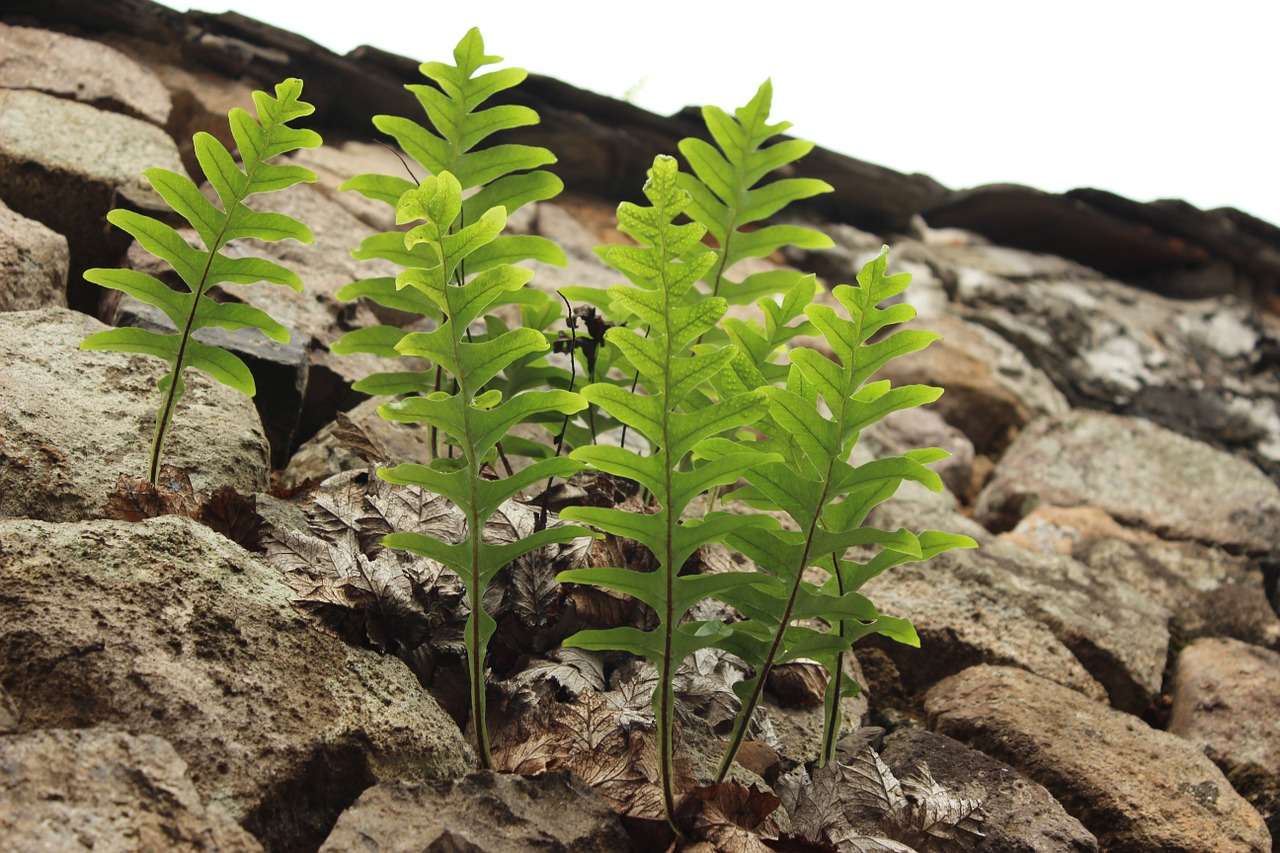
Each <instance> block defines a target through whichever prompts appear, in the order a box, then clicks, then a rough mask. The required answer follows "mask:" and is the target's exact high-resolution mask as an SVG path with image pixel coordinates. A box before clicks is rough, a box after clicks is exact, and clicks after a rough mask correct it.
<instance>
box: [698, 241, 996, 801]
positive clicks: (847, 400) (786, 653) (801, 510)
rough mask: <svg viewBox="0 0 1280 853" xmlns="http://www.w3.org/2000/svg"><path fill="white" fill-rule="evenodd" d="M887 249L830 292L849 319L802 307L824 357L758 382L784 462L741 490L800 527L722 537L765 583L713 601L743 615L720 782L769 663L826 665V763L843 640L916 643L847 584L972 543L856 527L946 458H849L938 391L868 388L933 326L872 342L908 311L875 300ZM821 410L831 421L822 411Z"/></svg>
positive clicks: (725, 449)
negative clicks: (821, 575) (872, 553)
mask: <svg viewBox="0 0 1280 853" xmlns="http://www.w3.org/2000/svg"><path fill="white" fill-rule="evenodd" d="M887 253H888V247H887V246H886V247H885V248H884V249H883V250H882V251H881V253H880V255H879V256H878V257H876V258H875V259H874V260H873V261H871V262H869V263H868V264H867V265H866V266H865V267H864V268H863V270H862V272H861V273H859V275H858V286H857V287H849V286H847V285H840V286H839V287H837V288H835V291H834V294H835V297H836V299H837V300H838V301H839V302H840V304H841V305H842V306H843V307H844V308H845V309H846V311H847V312H848V315H849V316H848V318H845V317H841V316H839V315H838V314H837V312H836V311H834V310H833V309H831V308H829V307H827V306H824V305H810V306H808V307H806V308H805V313H806V314H807V315H808V317H809V319H810V320H811V321H812V322H813V324H814V325H815V326H816V327H817V328H818V329H820V330H821V332H822V334H823V337H824V338H825V339H826V341H827V344H828V346H829V347H830V348H831V351H832V353H833V354H834V356H835V359H834V360H832V359H829V358H827V357H826V356H824V355H822V354H820V353H818V352H816V351H814V350H809V349H797V350H794V351H793V352H792V354H791V357H792V362H793V366H792V368H791V370H790V371H789V375H788V381H787V384H786V387H781V388H780V387H766V388H765V389H764V392H765V393H766V395H767V397H768V406H769V418H768V423H767V424H766V425H765V427H764V428H765V429H766V430H767V431H769V432H770V433H771V435H772V437H771V438H770V439H769V440H766V441H764V442H762V444H763V446H764V447H765V448H767V449H769V450H771V451H773V452H775V453H777V454H778V456H779V457H780V458H781V459H782V460H783V461H781V462H773V463H766V464H763V465H757V466H755V467H754V468H752V469H751V470H750V471H748V472H747V473H746V478H747V480H748V482H749V483H751V488H750V489H746V490H743V491H742V492H740V493H739V496H740V497H743V498H745V499H747V500H749V501H750V502H752V503H753V504H754V505H756V506H760V507H765V508H769V509H778V510H784V511H785V512H787V514H788V515H790V516H791V518H792V520H794V521H795V523H796V525H797V527H798V528H799V529H798V530H795V531H784V530H762V529H758V528H744V529H742V530H738V531H735V532H734V534H733V535H732V536H730V537H729V543H730V544H731V545H733V546H734V547H735V548H737V549H738V550H740V551H742V552H743V553H744V554H746V555H747V556H749V557H751V558H752V559H753V560H755V562H756V563H757V565H759V566H760V567H761V568H762V569H763V570H764V571H765V572H766V573H767V578H768V581H767V582H761V583H756V584H753V585H751V586H743V587H734V588H732V589H729V590H726V592H725V594H724V595H723V596H721V598H722V600H724V601H725V602H726V603H729V604H731V605H733V606H735V607H737V608H738V609H739V610H740V611H742V612H743V614H744V615H746V616H747V617H748V618H747V619H746V620H745V621H744V622H742V623H738V624H735V625H734V626H733V628H734V631H733V633H732V635H731V636H730V637H728V638H726V640H725V641H724V642H723V643H722V647H723V648H726V649H728V650H730V651H733V652H734V653H735V654H737V655H739V656H740V657H742V658H743V659H744V660H745V661H747V662H748V663H750V664H751V665H752V666H753V667H754V668H755V673H754V674H753V676H752V677H751V678H748V679H746V680H744V681H742V682H739V683H738V684H735V685H734V689H735V691H736V692H737V693H738V695H739V697H740V698H741V699H742V703H743V704H742V709H741V712H740V713H739V715H738V717H737V719H736V720H735V722H734V731H733V735H732V736H731V738H730V742H729V747H728V749H727V750H726V752H725V755H724V758H723V760H722V762H721V764H720V768H719V771H718V773H717V778H718V779H723V778H724V777H725V775H726V774H727V772H728V770H729V767H730V765H731V764H732V763H733V760H734V757H735V756H736V754H737V750H738V747H739V746H740V745H741V743H742V739H743V737H744V736H745V734H746V731H747V727H748V725H749V723H750V720H751V717H752V715H753V713H754V712H755V709H756V707H757V706H758V705H759V702H760V699H761V694H762V690H763V687H764V683H765V681H766V679H767V678H768V674H769V670H770V669H771V668H772V667H773V666H774V665H776V664H778V663H784V662H786V661H790V660H795V659H797V658H801V657H805V658H813V659H816V660H818V661H820V662H822V663H823V665H824V666H825V667H827V669H828V671H829V673H830V679H829V691H828V696H827V697H826V698H827V705H828V709H827V710H828V715H827V719H826V726H827V729H828V730H829V731H828V737H826V738H824V743H823V756H824V759H825V758H827V757H829V755H830V754H831V750H834V748H835V747H834V744H835V740H834V738H835V737H837V736H838V733H839V732H838V718H835V719H836V722H835V723H834V724H833V723H832V720H833V717H832V715H833V714H838V710H839V699H840V696H841V695H842V692H844V691H845V690H846V688H845V686H844V684H843V683H842V676H841V675H840V674H839V673H840V669H841V666H842V660H841V656H842V655H843V654H844V653H845V652H847V651H848V650H849V648H850V644H851V643H852V642H854V641H855V640H857V639H859V638H860V637H862V636H865V635H867V634H870V633H880V634H884V635H885V636H888V637H891V638H892V639H895V640H897V641H899V642H904V643H908V644H911V645H919V639H918V638H917V637H916V634H915V630H914V628H912V627H911V624H910V622H908V621H907V620H905V619H898V618H893V617H888V616H883V615H881V614H880V613H879V612H878V611H877V610H876V608H875V606H874V605H873V604H872V603H871V602H870V601H869V600H868V599H867V598H866V597H864V596H863V595H862V594H861V593H860V592H859V591H858V590H859V589H860V588H861V587H862V585H863V583H865V582H866V581H867V580H869V579H870V578H871V577H874V576H875V575H876V574H878V573H879V572H882V571H885V570H886V569H888V568H890V567H892V566H896V565H901V564H903V563H906V562H911V561H918V560H924V559H928V558H929V557H930V556H933V555H934V554H937V553H941V552H942V551H945V550H949V549H951V548H973V547H977V546H976V543H974V542H973V540H971V539H969V538H968V537H965V536H951V535H949V534H943V533H939V532H937V531H929V532H926V533H924V534H921V535H920V536H917V535H915V534H913V533H911V532H910V531H908V530H905V529H899V530H896V531H886V530H877V529H875V528H870V527H865V526H863V523H864V521H865V520H866V517H867V514H868V513H869V512H870V511H871V510H872V509H874V508H875V507H876V506H877V505H878V504H880V503H882V502H883V501H885V500H887V499H889V498H890V497H892V496H893V494H894V493H895V492H896V491H897V489H898V487H899V486H900V485H901V484H902V483H903V482H905V481H908V480H910V481H914V482H917V483H921V484H922V485H924V486H926V487H927V488H929V489H931V490H933V491H941V490H942V488H943V486H942V481H941V479H939V477H938V475H937V474H936V473H934V472H933V471H932V470H930V469H929V468H928V467H926V466H927V464H928V463H930V462H933V461H937V460H938V459H940V458H943V457H945V455H946V454H945V453H943V452H942V451H940V450H933V449H930V450H918V451H911V452H908V453H905V454H903V455H902V456H896V457H890V458H886V459H878V460H874V461H872V462H868V463H866V464H863V465H859V466H856V467H855V466H853V465H851V464H850V463H849V461H848V459H849V456H850V454H851V452H852V451H853V447H854V445H855V444H856V442H857V440H858V436H859V434H860V432H861V431H862V430H863V429H864V428H866V427H867V426H870V425H871V424H873V423H876V422H877V421H879V420H880V419H882V418H884V417H885V416H887V415H889V414H890V413H892V412H896V411H900V410H902V409H907V408H912V407H915V406H920V405H924V404H927V403H931V402H933V401H934V400H936V399H937V398H938V397H939V396H940V395H941V393H942V391H941V389H938V388H932V387H929V386H924V385H906V386H901V387H898V388H892V387H890V385H889V383H888V382H874V383H870V384H868V382H867V380H868V379H869V378H870V377H871V376H872V375H873V374H874V373H875V372H876V371H877V370H879V369H880V368H881V367H882V366H884V364H886V363H887V362H888V361H890V360H891V359H893V358H896V357H898V356H901V355H906V354H908V353H911V352H915V351H917V350H920V349H923V348H924V347H926V346H928V345H929V344H930V343H932V342H933V341H934V340H936V339H937V338H938V335H936V334H934V333H932V332H924V331H919V330H914V329H907V330H899V331H896V332H894V333H892V334H888V335H886V336H884V337H882V338H880V339H879V340H877V341H876V342H875V343H869V341H870V340H871V339H872V338H873V336H876V335H877V333H880V332H882V331H883V330H885V329H887V328H888V327H890V326H893V325H896V324H900V323H905V322H907V321H908V320H910V319H912V318H913V317H914V314H915V312H914V309H912V308H911V307H910V306H909V305H905V304H898V305H893V306H890V307H888V308H879V307H877V306H879V305H880V304H881V303H882V302H884V301H885V300H887V299H889V298H890V297H891V296H894V295H896V294H898V293H900V292H901V291H902V290H903V289H904V288H905V287H906V286H907V284H908V283H909V281H910V276H908V275H906V274H900V275H895V276H888V277H886V276H885V274H884V273H885V268H886V264H887ZM824 410H825V411H828V412H830V415H829V416H828V415H826V414H823V412H824ZM706 452H707V453H708V454H709V455H712V456H715V455H718V454H724V455H730V454H732V453H735V452H737V446H736V445H734V444H733V443H732V442H728V441H725V440H717V441H716V442H714V443H712V444H711V445H710V446H709V447H708V448H706ZM858 546H873V547H875V548H877V549H878V555H877V557H876V558H875V559H873V560H872V561H871V562H870V563H869V564H865V565H864V564H858V563H855V562H853V561H849V560H845V559H844V558H843V555H844V554H845V552H846V551H848V550H849V549H850V548H853V547H858ZM809 566H821V567H824V568H827V569H828V570H830V571H831V572H832V573H833V577H832V582H831V583H829V584H827V585H826V586H824V587H817V586H814V585H812V584H809V583H806V582H804V581H803V576H804V571H805V569H807V568H808V567H809ZM803 619H821V620H824V621H826V622H828V623H829V624H831V625H834V626H836V630H834V631H832V632H819V631H815V630H813V629H810V628H806V627H802V626H799V625H795V624H793V622H795V621H796V620H803Z"/></svg>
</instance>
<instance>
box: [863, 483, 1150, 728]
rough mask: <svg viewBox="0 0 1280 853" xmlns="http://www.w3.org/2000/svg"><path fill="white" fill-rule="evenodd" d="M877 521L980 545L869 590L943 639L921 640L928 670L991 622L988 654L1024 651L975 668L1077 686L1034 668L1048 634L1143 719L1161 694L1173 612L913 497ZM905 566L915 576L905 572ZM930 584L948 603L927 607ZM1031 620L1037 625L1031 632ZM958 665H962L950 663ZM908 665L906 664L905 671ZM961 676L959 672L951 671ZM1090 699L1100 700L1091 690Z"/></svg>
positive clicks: (887, 507)
mask: <svg viewBox="0 0 1280 853" xmlns="http://www.w3.org/2000/svg"><path fill="white" fill-rule="evenodd" d="M870 522H871V523H872V524H873V525H875V526H877V527H881V528H885V529H889V530H893V529H896V528H898V527H906V528H908V529H911V530H920V529H929V528H933V529H937V530H946V531H949V532H953V533H964V534H966V535H968V536H972V537H973V538H974V539H976V540H977V541H978V543H979V548H978V549H977V550H963V551H950V552H947V553H945V554H941V555H939V556H937V557H935V558H934V559H932V560H930V561H929V562H927V563H924V564H922V565H920V566H918V567H910V566H904V567H901V568H898V569H894V570H892V571H889V572H886V573H885V574H884V575H881V576H880V577H878V578H876V579H875V580H874V581H872V582H871V583H869V584H867V589H866V590H865V591H866V592H867V594H868V595H870V596H871V598H872V600H873V601H874V602H876V605H877V606H878V607H881V609H886V605H885V604H883V603H882V598H883V600H884V601H885V602H888V601H892V602H893V606H894V609H892V610H888V612H891V613H893V614H894V615H906V616H909V617H911V618H912V620H913V621H914V620H915V618H916V614H917V613H922V614H923V613H928V614H930V619H929V625H930V630H931V631H933V632H936V633H937V636H936V638H935V640H934V642H933V644H931V645H923V643H922V645H923V651H921V652H917V653H915V654H914V657H917V658H921V659H923V660H924V661H925V662H924V664H923V665H924V666H925V668H926V669H929V668H931V667H932V666H933V665H934V663H933V662H934V661H935V660H937V659H946V658H948V657H950V656H952V655H953V654H954V649H951V648H948V642H947V639H946V638H947V636H948V635H949V634H950V635H953V636H957V637H964V636H971V635H973V634H974V632H975V631H976V630H977V628H978V627H979V626H981V625H984V624H985V625H988V626H989V627H988V631H989V632H990V638H989V639H988V640H987V641H986V642H987V643H988V644H989V648H991V649H992V650H994V649H999V648H1017V649H1020V650H1022V651H1021V652H1020V656H1019V657H1018V658H1010V659H1005V660H999V659H998V658H997V657H993V656H986V657H980V658H977V659H976V660H975V659H972V658H971V659H970V660H969V662H968V664H972V663H978V662H981V663H1002V664H1004V663H1007V664H1009V665H1013V666H1019V667H1022V668H1023V669H1026V670H1028V671H1029V672H1034V673H1036V674H1037V675H1041V676H1043V677H1045V678H1049V679H1050V680H1052V681H1056V682H1057V683H1059V684H1065V685H1067V686H1071V687H1078V683H1077V682H1076V681H1074V680H1069V679H1066V678H1064V677H1063V676H1064V674H1065V673H1067V672H1072V671H1074V666H1073V667H1070V668H1067V669H1064V668H1062V666H1061V665H1059V666H1057V667H1055V668H1053V669H1040V668H1037V667H1039V666H1043V665H1044V664H1045V663H1046V662H1047V661H1046V659H1045V657H1044V651H1046V650H1045V649H1042V648H1038V643H1039V642H1040V641H1039V639H1038V637H1039V636H1040V635H1041V633H1042V632H1047V633H1049V634H1050V635H1051V636H1053V637H1054V640H1055V642H1054V644H1053V646H1052V647H1056V648H1063V649H1066V650H1067V651H1068V652H1069V654H1070V655H1071V658H1072V660H1071V661H1070V663H1072V664H1074V665H1075V666H1080V667H1082V668H1083V669H1084V670H1085V671H1086V672H1087V673H1088V674H1089V676H1090V677H1091V680H1093V681H1095V682H1096V683H1097V684H1100V685H1101V686H1102V687H1103V688H1105V695H1106V696H1107V697H1108V698H1109V700H1110V702H1111V704H1112V705H1114V706H1115V707H1117V708H1120V709H1122V710H1126V711H1129V712H1131V713H1141V712H1145V711H1146V710H1148V709H1149V707H1150V705H1151V704H1152V702H1153V701H1154V700H1155V698H1156V697H1157V696H1158V695H1159V692H1160V686H1161V678H1162V675H1163V671H1164V667H1165V662H1166V659H1167V656H1168V647H1169V631H1168V627H1167V626H1168V622H1169V617H1170V612H1169V610H1168V609H1167V608H1165V607H1164V606H1162V605H1160V604H1159V603H1157V602H1155V601H1153V600H1152V599H1151V598H1150V597H1149V596H1147V595H1145V594H1143V593H1142V592H1141V591H1140V590H1138V589H1137V588H1135V587H1134V586H1133V585H1131V584H1129V583H1126V582H1125V581H1123V580H1120V579H1118V578H1115V577H1111V576H1108V575H1106V574H1103V573H1098V572H1094V571H1091V570H1090V569H1089V568H1088V567H1087V566H1085V565H1084V564H1083V563H1080V562H1078V561H1076V560H1073V559H1071V558H1069V557H1065V556H1060V555H1047V556H1046V555H1041V554H1037V553H1033V552H1029V551H1027V550H1025V549H1023V548H1020V547H1017V546H1015V545H1013V544H1011V543H1008V542H1002V541H1000V540H999V539H996V538H995V537H992V536H991V535H990V534H988V533H986V531H984V530H982V529H981V528H980V527H978V526H977V525H976V524H974V523H973V522H972V521H970V520H969V519H966V518H965V517H963V516H961V515H960V514H959V513H958V512H955V511H954V510H946V509H944V508H942V507H940V506H938V505H937V504H936V503H930V502H927V501H924V502H922V501H917V500H914V499H912V497H911V493H909V492H908V493H907V495H906V496H904V497H903V498H898V499H895V500H892V501H889V502H887V503H885V504H883V505H881V506H880V507H878V508H877V509H876V510H875V511H874V513H873V514H872V516H871V518H870ZM906 569H912V570H913V571H912V572H911V573H909V574H904V570H906ZM907 578H910V579H911V588H910V590H907V589H899V588H898V586H899V584H900V583H902V582H903V581H904V580H906V579H907ZM931 580H932V581H935V582H937V583H938V585H939V587H940V588H942V589H946V590H947V598H948V605H949V606H941V605H938V604H934V603H930V602H929V601H928V599H929V598H930V595H931V594H930V593H929V592H928V590H927V585H928V583H929V582H930V581H931ZM881 590H884V591H885V592H884V593H881ZM996 602H998V604H995V603H996ZM1028 623H1034V625H1035V627H1034V628H1031V627H1028ZM918 627H919V625H917V628H918ZM922 639H923V635H922ZM1052 647H1051V648H1052ZM891 653H893V652H892V651H891ZM896 653H897V654H902V655H912V653H911V652H906V651H901V652H896ZM958 662H963V659H960V660H958V661H953V663H958ZM909 665H910V663H909V662H907V661H905V660H904V661H903V663H901V664H900V665H899V666H900V668H901V667H903V666H909ZM958 671H959V670H958V669H952V670H951V672H949V673H947V674H952V673H954V672H958ZM1086 695H1091V696H1096V695H1097V694H1094V693H1091V692H1088V691H1086Z"/></svg>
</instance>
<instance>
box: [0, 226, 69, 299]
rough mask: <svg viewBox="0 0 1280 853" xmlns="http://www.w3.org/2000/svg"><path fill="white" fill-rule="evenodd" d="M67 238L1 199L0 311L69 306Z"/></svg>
mask: <svg viewBox="0 0 1280 853" xmlns="http://www.w3.org/2000/svg"><path fill="white" fill-rule="evenodd" d="M70 263H71V256H70V254H69V253H68V250H67V238H66V237H63V236H62V235H61V234H59V233H57V232H56V231H51V230H50V229H48V228H46V227H44V226H43V225H41V224H40V223H39V222H36V221H35V220H34V219H28V218H26V217H25V216H19V215H18V214H16V213H14V212H13V211H12V210H10V209H9V208H8V207H6V206H5V203H4V202H3V201H0V311H30V310H34V309H37V308H65V307H66V305H67V268H68V265H69V264H70Z"/></svg>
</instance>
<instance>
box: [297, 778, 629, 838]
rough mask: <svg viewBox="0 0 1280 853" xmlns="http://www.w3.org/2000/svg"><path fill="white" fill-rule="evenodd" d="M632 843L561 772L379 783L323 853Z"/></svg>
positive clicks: (605, 808)
mask: <svg viewBox="0 0 1280 853" xmlns="http://www.w3.org/2000/svg"><path fill="white" fill-rule="evenodd" d="M630 849H631V840H630V838H628V836H627V834H626V832H625V831H624V830H623V828H622V823H621V821H619V820H618V816H617V815H616V814H615V813H614V812H613V810H612V809H611V808H610V807H609V804H608V803H606V802H605V801H604V799H603V798H602V797H601V796H600V795H599V794H597V793H595V791H593V790H592V789H591V788H590V787H589V786H588V785H587V784H586V783H585V782H583V781H582V780H581V779H579V778H578V777H576V776H573V775H572V774H570V773H569V772H568V771H564V770H561V771H553V772H550V773H545V774H543V775H541V776H507V775H500V774H497V773H492V772H484V773H473V774H471V775H470V776H467V777H465V778H462V779H454V780H451V781H448V782H435V783H426V784H406V783H403V782H384V783H382V784H380V785H375V786H374V787H372V788H370V789H369V790H367V791H365V792H364V793H363V794H362V795H361V796H360V799H359V800H357V801H356V802H355V804H354V805H353V806H351V808H349V809H347V810H346V811H345V812H343V813H342V816H341V817H340V818H338V823H337V825H336V826H334V828H333V832H332V833H330V835H329V837H328V839H327V840H326V841H325V842H324V844H322V845H321V846H320V850H321V851H323V853H356V851H359V853H420V851H424V850H440V851H445V850H457V851H464V850H465V851H468V853H525V851H529V850H539V851H546V853H615V851H616V853H622V851H627V850H630Z"/></svg>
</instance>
